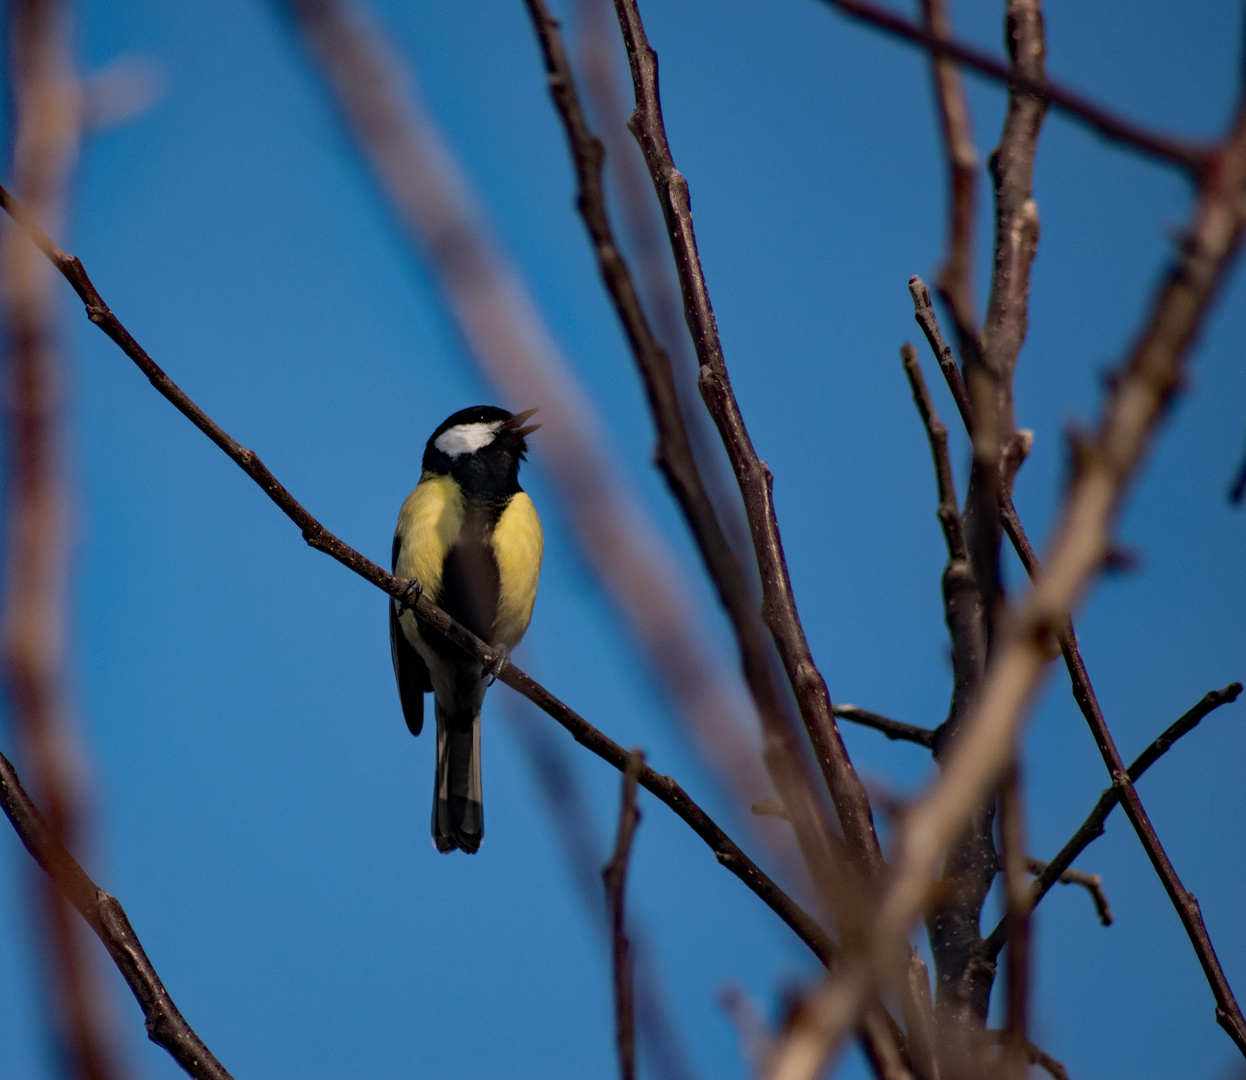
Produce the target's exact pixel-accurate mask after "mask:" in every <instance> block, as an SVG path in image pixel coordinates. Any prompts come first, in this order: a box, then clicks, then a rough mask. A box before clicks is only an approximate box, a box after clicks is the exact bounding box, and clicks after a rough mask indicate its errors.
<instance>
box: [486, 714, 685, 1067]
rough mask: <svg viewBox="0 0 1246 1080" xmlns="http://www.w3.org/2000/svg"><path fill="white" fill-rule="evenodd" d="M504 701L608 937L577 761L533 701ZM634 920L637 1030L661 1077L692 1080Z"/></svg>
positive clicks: (592, 912) (582, 893) (598, 850)
mask: <svg viewBox="0 0 1246 1080" xmlns="http://www.w3.org/2000/svg"><path fill="white" fill-rule="evenodd" d="M502 703H503V708H504V712H503V715H504V716H505V717H506V718H507V719H508V720H509V721H510V722H511V728H512V730H513V731H514V733H515V736H516V738H517V740H518V742H519V745H520V747H521V748H522V749H523V752H524V754H525V756H526V757H527V758H528V762H529V764H530V766H531V768H532V773H533V776H534V777H535V779H536V782H537V785H538V787H539V788H540V790H541V795H542V797H543V798H544V800H545V804H546V807H547V809H548V810H549V815H550V818H551V820H552V821H553V824H554V831H555V834H556V835H557V837H558V840H559V843H560V846H561V847H562V850H563V855H564V857H565V859H566V863H567V866H568V869H569V870H570V871H571V876H572V879H573V880H574V882H575V885H576V891H577V893H578V894H579V897H580V901H581V903H582V904H583V905H584V909H585V911H586V912H587V913H588V915H589V918H590V919H591V920H592V922H593V925H594V926H595V927H596V928H597V929H598V930H600V931H602V932H603V934H604V935H605V936H606V938H607V939H609V936H610V927H609V926H608V925H607V918H606V912H605V910H604V909H603V907H602V903H601V876H600V867H601V863H602V860H603V855H602V844H601V842H600V838H599V837H598V836H597V833H596V830H595V829H594V828H593V815H592V811H591V808H590V806H589V804H588V800H587V799H586V797H585V794H584V790H583V786H582V785H581V783H580V780H579V777H578V776H577V775H576V771H575V769H574V767H573V763H572V761H571V759H570V757H569V755H567V754H566V753H565V752H564V751H563V748H562V746H561V745H560V744H559V743H557V742H556V741H555V739H554V735H553V731H552V729H550V728H548V727H547V726H546V725H545V723H544V721H543V720H541V721H538V720H537V718H536V711H535V710H534V709H533V708H532V706H531V704H530V703H529V702H527V701H526V700H525V699H523V698H521V697H519V696H518V695H517V694H507V695H504V697H503V699H502ZM629 922H630V923H631V925H632V930H631V934H630V939H631V944H632V970H633V973H634V974H633V990H634V991H635V1000H636V1034H637V1035H638V1036H639V1040H640V1046H641V1050H642V1051H643V1056H644V1058H645V1060H646V1061H647V1063H648V1067H649V1071H650V1072H651V1073H652V1074H653V1075H654V1076H656V1077H658V1078H660V1080H691V1078H692V1076H693V1070H692V1067H691V1065H690V1064H689V1063H688V1058H687V1054H686V1053H685V1052H684V1049H683V1047H682V1046H681V1045H680V1041H679V1035H678V1032H677V1031H676V1030H675V1028H674V1026H673V1024H672V1022H671V1018H670V1013H669V1010H668V1008H667V1007H666V1004H665V1001H664V1000H663V999H664V995H663V993H662V988H661V985H660V983H659V981H658V976H657V971H656V966H655V964H654V963H652V962H651V961H650V955H649V950H648V949H647V947H646V939H645V937H644V936H643V935H642V934H640V933H639V932H638V931H637V928H636V920H635V917H634V916H633V918H631V919H629ZM611 944H612V943H611Z"/></svg>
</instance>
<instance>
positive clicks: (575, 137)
mask: <svg viewBox="0 0 1246 1080" xmlns="http://www.w3.org/2000/svg"><path fill="white" fill-rule="evenodd" d="M526 5H527V8H528V12H529V15H530V16H531V18H532V23H533V26H534V28H535V30H536V34H537V39H538V41H539V43H540V46H541V52H542V56H543V58H544V62H545V68H546V71H547V72H548V75H549V88H550V95H551V97H552V98H553V100H554V104H555V107H556V108H557V111H558V115H559V118H560V119H561V121H562V125H563V129H564V131H565V132H566V136H567V142H568V146H569V149H570V152H571V160H572V164H573V165H574V168H575V173H576V180H577V184H578V193H577V197H576V205H577V208H578V209H579V212H580V216H581V217H582V218H583V220H584V224H585V227H586V228H587V230H588V234H589V238H590V240H591V241H592V244H593V251H594V254H595V256H596V258H597V265H598V270H599V271H600V273H601V277H602V281H603V282H604V284H605V286H606V290H607V292H608V293H609V295H610V299H611V301H612V302H613V304H614V309H615V312H616V314H617V315H618V318H619V322H620V324H621V325H622V327H623V330H624V332H625V334H626V336H627V341H628V345H629V346H630V348H631V351H632V354H633V356H634V357H635V359H636V364H637V367H638V368H639V369H640V373H641V376H642V379H643V382H644V386H645V391H646V394H647V396H648V400H649V407H650V409H651V411H652V413H653V416H654V420H655V423H656V426H657V431H658V445H657V450H656V452H655V454H654V461H655V463H656V464H657V466H658V469H659V470H660V471H661V473H662V475H663V477H664V479H665V480H666V483H667V486H668V487H669V488H670V490H671V493H672V494H673V495H674V497H675V500H676V502H677V503H678V504H679V507H680V510H681V511H682V512H683V515H684V519H685V520H686V521H687V523H688V526H689V528H690V529H691V530H692V534H693V537H694V538H695V540H696V543H697V548H698V550H699V551H700V553H701V557H702V559H703V561H704V563H705V567H706V570H707V572H708V573H709V576H710V580H711V581H712V582H713V583H714V586H715V588H716V590H717V592H718V598H719V601H720V602H721V603H722V605H723V608H724V609H725V610H726V612H727V615H728V617H729V619H730V621H731V625H732V628H733V630H734V631H735V635H736V640H737V642H738V645H739V650H740V660H741V666H742V668H743V670H744V677H745V682H746V683H747V684H748V687H749V690H750V692H751V693H752V696H753V701H754V703H755V704H756V706H757V710H758V713H759V714H760V715H761V718H762V724H763V729H764V730H765V731H766V732H767V734H768V736H769V738H767V740H766V741H767V750H768V755H769V754H770V753H772V752H775V751H777V752H778V753H779V754H781V755H782V756H783V757H784V758H785V759H786V760H785V761H783V762H781V763H778V764H777V765H776V766H774V767H772V769H771V775H772V778H773V779H774V780H775V782H776V788H778V791H779V795H780V797H781V798H782V800H783V803H784V805H785V806H787V807H794V806H803V805H806V804H808V805H810V806H812V807H819V806H820V803H818V802H816V801H813V800H807V799H805V798H803V797H802V796H801V795H800V794H799V793H798V792H797V791H796V790H794V785H793V784H792V783H791V782H788V781H785V780H784V777H789V776H790V777H792V778H794V779H798V780H800V782H801V783H802V784H803V785H804V786H805V787H806V788H807V787H808V785H809V784H810V782H811V781H810V778H808V777H802V776H801V772H802V768H801V766H802V763H803V757H802V755H801V752H800V749H799V741H798V737H797V735H796V732H797V730H798V729H797V728H796V724H795V716H794V715H792V712H791V709H790V706H789V704H788V702H787V700H786V699H785V697H784V695H783V694H782V693H781V691H780V688H779V686H778V685H777V684H776V682H775V680H774V677H773V672H772V662H771V659H770V651H769V649H768V648H767V643H766V641H765V639H764V636H763V630H762V627H761V625H760V623H759V621H758V619H757V616H756V613H755V612H754V609H753V600H752V596H751V592H752V590H751V589H750V587H749V583H748V582H747V581H746V580H745V579H744V574H743V571H742V569H741V567H740V564H739V562H738V561H737V559H736V557H735V553H734V552H733V551H732V549H731V545H730V543H729V542H728V540H727V537H726V534H725V533H724V532H723V530H722V527H721V525H720V524H719V521H718V516H717V514H716V513H715V510H714V506H713V503H712V502H711V501H710V497H709V494H708V493H707V491H706V489H705V486H704V484H703V482H702V479H701V474H700V471H699V469H698V468H697V463H696V459H695V457H694V456H693V452H692V444H691V441H690V440H689V437H688V432H687V429H686V427H685V425H684V418H683V413H682V410H681V408H680V403H679V397H678V394H677V393H676V389H675V380H674V375H673V372H672V369H671V362H670V358H669V356H668V355H667V354H666V351H665V350H664V349H663V348H662V346H661V345H660V344H659V343H658V341H657V338H656V337H655V335H654V333H653V330H652V328H651V327H650V325H649V321H648V319H647V318H646V316H645V313H644V309H643V307H642V305H641V301H640V296H639V294H638V292H637V290H636V287H635V284H634V282H633V280H632V276H631V272H630V270H629V269H628V266H627V263H626V262H625V261H624V259H623V256H622V254H621V253H620V251H619V248H618V245H617V243H616V241H615V238H614V233H613V230H612V228H611V224H610V219H609V216H608V214H607V210H606V198H605V189H604V186H603V183H602V163H603V160H604V156H605V150H604V148H603V146H602V143H601V140H600V139H599V138H597V136H596V135H594V134H593V133H592V131H591V130H590V129H589V127H588V122H587V120H586V119H585V117H584V110H583V108H582V106H581V104H580V99H579V94H578V92H577V90H576V85H575V79H574V76H573V74H572V71H571V65H570V63H569V62H568V60H567V54H566V50H565V48H564V45H563V41H562V34H561V32H560V30H559V26H558V21H557V20H556V19H555V18H554V17H553V16H552V15H551V14H550V12H549V8H548V7H547V6H546V4H545V2H544V0H526ZM817 757H818V761H819V763H820V764H822V766H823V771H824V776H825V779H826V782H827V785H828V787H831V788H832V789H833V785H834V783H835V779H836V778H835V776H834V774H833V773H832V772H830V771H828V770H829V765H828V760H829V755H828V754H827V753H819V754H818V755H817ZM806 818H812V815H808V814H802V813H801V812H799V811H797V812H796V813H794V814H793V818H792V821H793V825H794V826H795V827H796V828H797V830H798V832H797V835H798V840H800V842H801V845H802V848H803V849H805V850H807V851H816V850H818V846H817V844H816V843H815V842H814V841H812V840H811V839H810V838H808V837H807V836H804V837H802V833H805V834H807V833H809V832H810V831H811V830H813V829H818V830H820V831H821V832H822V833H823V834H829V833H830V825H829V823H827V822H825V821H818V820H816V819H811V820H806ZM810 871H811V874H812V875H813V876H814V877H815V878H816V876H817V873H818V870H817V867H816V866H811V867H810Z"/></svg>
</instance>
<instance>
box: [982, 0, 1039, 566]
mask: <svg viewBox="0 0 1246 1080" xmlns="http://www.w3.org/2000/svg"><path fill="white" fill-rule="evenodd" d="M1005 34H1006V37H1007V41H1008V54H1009V56H1010V58H1011V60H1012V66H1013V69H1014V70H1016V71H1018V72H1020V73H1021V74H1022V75H1025V76H1026V77H1027V78H1029V79H1032V80H1034V81H1036V82H1042V81H1044V80H1045V79H1046V77H1047V76H1046V55H1047V44H1046V40H1045V38H1044V34H1043V12H1042V6H1041V3H1040V0H1008V5H1007V12H1006V15H1005ZM1046 112H1047V106H1046V104H1045V103H1044V102H1043V101H1041V100H1037V99H1035V98H1032V97H1029V96H1027V95H1025V94H1020V93H1017V92H1016V91H1015V90H1014V91H1013V92H1012V93H1011V94H1009V96H1008V111H1007V114H1006V116H1005V118H1004V130H1003V132H1002V134H1001V135H1000V139H999V146H998V148H997V149H996V150H995V152H994V153H993V154H992V155H991V161H990V166H991V175H992V178H993V179H994V181H995V244H994V252H995V263H994V266H993V268H992V273H991V292H990V296H989V297H988V298H987V305H986V317H985V318H984V320H983V323H982V361H983V364H984V366H985V368H986V371H987V373H988V375H989V376H990V378H991V379H992V380H994V383H995V388H996V395H997V396H996V400H995V403H994V405H995V418H996V420H995V427H996V434H997V435H998V445H997V446H996V448H995V449H994V451H993V452H994V453H996V454H998V453H999V452H1000V450H1001V449H1002V448H1003V447H1005V446H1007V445H1008V443H1009V441H1010V440H1011V438H1012V435H1013V432H1015V431H1016V426H1017V425H1016V415H1015V406H1014V402H1013V373H1014V372H1015V370H1016V366H1017V357H1018V356H1019V355H1020V353H1021V345H1022V343H1023V342H1024V341H1025V336H1026V331H1027V330H1028V327H1029V307H1030V267H1031V265H1032V264H1033V262H1034V254H1035V252H1036V251H1037V249H1038V207H1037V205H1036V204H1035V202H1034V191H1033V188H1034V155H1035V153H1036V152H1037V150H1038V136H1039V132H1040V130H1041V129H1042V124H1043V118H1044V116H1045V115H1046ZM962 352H963V350H962ZM970 355H971V354H970V353H964V355H963V359H964V360H965V378H966V381H968V382H969V384H970V392H971V394H972V392H973V381H972V377H971V371H970V366H969V356H970ZM1017 464H1018V465H1019V464H1020V461H1017ZM1005 480H1006V482H1007V484H1008V487H1009V489H1011V486H1012V475H1011V474H1010V473H1009V472H1008V471H1007V470H1005ZM990 524H991V527H992V529H994V530H996V536H997V537H998V528H999V526H998V523H997V522H996V520H995V515H994V514H992V515H991V520H990ZM997 543H998V540H997Z"/></svg>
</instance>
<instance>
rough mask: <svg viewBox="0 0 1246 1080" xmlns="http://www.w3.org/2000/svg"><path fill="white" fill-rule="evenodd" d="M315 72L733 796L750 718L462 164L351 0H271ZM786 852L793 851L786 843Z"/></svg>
mask: <svg viewBox="0 0 1246 1080" xmlns="http://www.w3.org/2000/svg"><path fill="white" fill-rule="evenodd" d="M275 6H276V7H277V8H278V9H279V10H281V11H282V12H283V13H284V14H286V15H287V16H292V17H293V20H294V21H295V23H296V25H297V28H298V30H299V31H300V33H301V35H302V38H303V40H304V41H305V42H306V44H307V46H308V53H309V55H310V57H311V59H312V61H313V64H314V68H315V71H316V73H317V74H319V75H320V76H321V77H323V79H324V82H325V85H326V87H327V89H328V90H329V92H330V94H331V96H332V99H333V103H334V104H335V106H336V107H337V109H338V111H339V113H340V115H341V118H342V121H343V126H344V128H345V130H346V133H347V135H348V136H349V137H350V138H351V139H352V140H353V141H354V142H355V144H356V146H357V148H358V151H359V153H360V156H361V158H362V160H363V161H364V163H365V164H366V165H367V166H368V167H369V168H370V169H371V172H372V174H373V175H374V177H375V178H376V181H377V185H378V187H379V189H380V191H381V194H382V195H383V197H384V198H385V199H386V201H387V203H388V205H389V206H390V208H391V209H392V211H393V212H394V214H395V216H396V218H397V221H398V224H399V226H400V228H401V231H402V234H403V235H404V236H405V238H406V239H407V240H408V242H409V243H410V244H411V246H412V248H413V250H414V251H416V252H417V253H418V254H419V255H421V256H422V257H423V258H424V259H425V260H426V261H427V263H428V265H429V267H430V269H431V270H432V273H433V280H434V283H435V284H436V285H437V286H438V288H439V289H440V290H441V292H442V295H443V298H444V300H445V304H446V307H447V310H448V311H449V313H450V314H451V316H452V317H453V318H454V320H455V321H456V323H457V326H458V328H459V329H460V331H461V333H462V335H463V338H464V340H465V341H466V343H467V346H468V353H469V355H470V356H471V357H472V358H473V359H474V360H475V361H476V362H477V363H478V364H479V366H480V369H481V372H482V374H483V375H484V376H485V377H486V378H487V379H488V380H489V382H490V383H491V384H492V385H493V386H494V387H495V388H496V389H497V391H498V392H499V393H500V394H501V396H502V397H503V399H504V400H505V401H506V402H508V403H509V404H510V405H511V407H512V408H513V409H514V410H515V411H519V410H521V409H524V408H529V407H531V406H532V405H534V404H539V405H540V407H541V420H542V428H541V438H540V440H539V445H538V446H537V452H538V454H539V455H540V459H541V464H542V466H543V467H544V468H546V469H547V470H548V471H549V474H550V475H551V476H552V478H553V479H554V482H555V485H556V487H557V489H558V491H559V494H560V495H561V497H562V502H563V506H564V508H565V510H566V512H567V516H568V518H569V520H570V522H571V524H572V526H573V527H574V529H575V531H576V535H577V538H578V539H579V541H580V544H581V547H582V549H583V550H584V551H585V553H586V554H587V556H588V558H589V560H590V562H591V564H592V566H593V568H594V569H595V570H596V572H597V574H598V575H599V577H600V580H601V581H602V583H603V584H604V586H605V587H606V589H607V591H608V594H609V597H610V599H611V600H612V601H613V602H614V603H615V604H616V605H617V607H618V608H619V610H621V611H622V612H623V614H624V616H625V618H626V620H627V625H628V627H629V629H630V630H631V632H632V633H633V634H634V635H635V637H636V638H637V640H638V641H639V643H640V646H641V648H642V650H643V652H644V655H645V657H646V659H647V660H648V662H649V664H650V665H651V667H652V669H653V671H654V672H655V673H656V674H657V676H658V679H659V682H660V684H661V686H662V688H663V689H664V690H665V691H666V693H667V694H668V695H669V696H670V698H671V699H672V700H673V701H674V702H675V703H676V705H677V707H678V712H679V715H680V716H681V718H687V720H688V721H689V724H690V727H691V730H692V734H693V736H694V738H696V739H697V740H698V744H699V746H700V747H701V748H702V749H703V751H704V752H705V754H706V757H707V758H708V760H709V761H710V762H711V763H712V764H713V765H714V766H715V768H716V769H717V770H718V772H719V774H720V776H723V777H724V778H725V779H726V780H727V781H728V782H729V784H730V785H731V786H732V787H733V789H734V791H735V793H736V794H737V798H738V800H739V802H740V804H741V805H743V806H747V805H748V804H749V803H751V802H752V801H753V800H754V799H757V798H759V797H761V796H764V795H767V794H769V793H770V791H771V790H772V785H771V783H770V781H769V780H768V778H767V777H766V774H765V772H764V771H763V769H762V768H761V763H760V761H759V760H758V756H757V751H756V745H755V742H754V740H753V739H752V738H751V731H752V728H753V726H754V722H753V719H752V717H751V716H749V715H747V712H746V710H743V709H741V707H740V706H741V704H742V701H741V695H737V694H736V693H734V692H733V691H734V689H735V688H734V686H731V685H730V681H729V680H725V679H724V678H723V670H722V667H721V665H720V664H719V663H718V662H717V657H716V656H714V655H713V654H711V653H710V651H709V650H708V649H707V648H706V645H705V642H706V641H707V640H709V635H707V634H705V633H703V632H702V628H701V626H700V625H699V624H700V619H699V617H698V614H697V613H696V609H695V606H694V603H693V601H692V599H691V596H690V594H689V592H688V590H687V589H686V588H685V587H684V585H683V582H682V579H681V576H680V571H679V569H678V560H677V559H676V557H675V556H674V554H673V553H672V551H671V549H670V547H669V545H668V544H667V543H666V542H665V541H664V539H663V538H662V535H661V533H660V531H659V529H658V528H657V526H656V524H655V523H654V522H653V520H652V517H651V515H650V514H649V513H648V511H646V510H645V509H644V507H643V506H642V505H641V504H640V502H639V501H638V500H637V499H636V498H635V497H634V496H633V495H632V493H631V492H630V491H628V490H627V489H626V488H625V487H624V485H623V483H622V481H621V479H620V477H621V475H622V470H621V469H619V468H618V467H617V465H616V463H615V462H614V461H613V460H611V459H610V458H609V457H608V455H607V451H606V449H605V447H604V445H603V443H602V440H601V432H603V431H605V430H607V428H608V425H607V424H606V423H605V421H604V420H603V419H601V418H600V416H599V415H598V413H597V410H596V408H595V407H594V406H593V404H592V402H591V400H590V398H589V396H588V394H587V393H586V392H585V391H584V390H583V389H582V387H581V385H580V382H579V380H578V379H577V378H576V376H575V374H574V372H573V371H572V370H571V368H570V367H569V366H568V364H567V363H566V362H565V360H564V359H563V358H562V356H561V355H560V353H559V350H558V347H557V345H556V344H555V343H554V341H553V338H552V335H551V334H550V332H549V331H548V329H547V328H546V327H545V325H544V323H543V321H542V319H541V316H540V314H539V312H538V310H537V307H536V305H535V303H534V301H533V300H532V297H531V296H530V295H529V293H528V291H527V289H526V287H525V286H524V285H523V281H522V277H521V275H520V273H519V271H518V269H517V268H516V267H515V266H514V265H513V264H512V263H511V262H510V261H509V260H508V259H507V257H506V255H505V253H504V252H503V251H502V250H501V248H500V246H499V245H498V244H497V243H496V242H495V240H494V238H493V236H492V234H491V231H490V229H489V227H488V225H487V223H486V221H485V220H484V218H483V215H482V214H481V213H480V212H479V211H478V209H477V207H476V205H475V203H474V200H473V198H472V195H471V191H470V187H469V185H468V182H467V180H466V178H465V177H464V176H463V175H462V171H461V170H460V169H459V168H458V165H457V163H456V162H455V160H454V158H453V157H452V155H451V153H450V151H449V149H448V148H447V147H446V146H445V144H444V141H443V140H442V139H441V137H440V134H439V132H438V131H437V129H436V127H435V126H434V124H433V122H432V120H431V118H430V117H429V116H428V115H427V114H426V113H425V111H424V109H423V107H422V105H421V102H420V99H419V96H418V91H417V88H416V85H415V78H414V75H413V73H412V72H411V71H410V70H409V66H408V65H406V64H405V63H404V61H403V60H401V59H400V58H399V57H398V56H397V55H395V54H394V53H393V52H392V51H391V50H390V49H389V48H388V46H387V44H386V42H385V41H384V39H383V38H382V36H381V34H379V33H378V32H377V31H376V30H375V28H374V27H373V26H372V24H371V23H370V21H369V20H368V18H367V16H366V14H365V13H364V11H363V10H362V9H361V7H360V6H359V5H357V4H356V3H353V2H351V0H279V2H278V3H277V4H276V5H275ZM787 861H788V862H789V863H796V860H795V859H792V858H789V859H788V860H787Z"/></svg>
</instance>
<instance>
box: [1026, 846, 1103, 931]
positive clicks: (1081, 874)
mask: <svg viewBox="0 0 1246 1080" xmlns="http://www.w3.org/2000/svg"><path fill="white" fill-rule="evenodd" d="M1047 865H1048V864H1047V863H1045V862H1043V860H1042V859H1026V860H1025V868H1026V870H1027V871H1029V873H1031V874H1034V875H1035V876H1036V877H1037V876H1038V875H1039V874H1042V873H1043V872H1044V871H1045V870H1046V869H1047ZM1056 880H1057V881H1058V882H1060V884H1061V885H1080V886H1081V887H1082V888H1083V889H1085V890H1086V891H1087V892H1088V893H1090V899H1091V902H1092V903H1093V904H1094V905H1095V914H1096V915H1098V916H1099V922H1100V923H1101V924H1102V925H1103V926H1111V925H1112V923H1113V922H1114V921H1115V920H1114V919H1113V918H1112V905H1111V904H1109V903H1108V894H1107V893H1105V892H1104V891H1103V878H1101V877H1100V876H1099V875H1098V874H1088V873H1086V872H1085V871H1084V870H1074V869H1072V868H1071V867H1070V868H1069V869H1068V870H1065V871H1064V872H1063V873H1061V874H1060V876H1059V877H1058V878H1056ZM1027 903H1029V905H1030V907H1031V908H1033V902H1032V901H1027Z"/></svg>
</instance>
